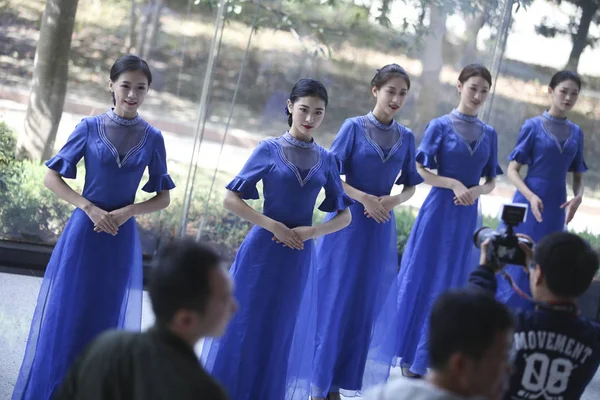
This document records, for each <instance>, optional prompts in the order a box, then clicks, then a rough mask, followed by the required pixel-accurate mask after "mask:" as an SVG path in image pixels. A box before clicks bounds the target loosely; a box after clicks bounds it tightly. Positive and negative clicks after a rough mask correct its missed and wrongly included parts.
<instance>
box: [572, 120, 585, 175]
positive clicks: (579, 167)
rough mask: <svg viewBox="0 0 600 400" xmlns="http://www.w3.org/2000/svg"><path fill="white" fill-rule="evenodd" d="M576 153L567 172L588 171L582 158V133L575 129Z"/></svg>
mask: <svg viewBox="0 0 600 400" xmlns="http://www.w3.org/2000/svg"><path fill="white" fill-rule="evenodd" d="M576 132H577V135H576V137H577V153H576V154H575V158H574V159H573V162H571V166H570V167H569V172H585V171H587V170H588V167H587V165H586V164H585V160H584V158H583V131H582V130H581V129H580V128H579V127H577V131H576Z"/></svg>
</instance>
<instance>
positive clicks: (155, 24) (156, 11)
mask: <svg viewBox="0 0 600 400" xmlns="http://www.w3.org/2000/svg"><path fill="white" fill-rule="evenodd" d="M162 9H163V0H156V1H155V2H154V5H153V6H152V12H151V14H150V26H149V32H148V33H147V35H148V37H147V38H146V43H145V44H144V49H143V52H142V54H143V55H142V56H141V57H142V58H143V59H145V60H148V59H149V58H150V52H151V51H152V50H153V49H154V48H155V47H156V39H157V37H158V32H159V31H160V14H161V13H162ZM140 50H142V49H140Z"/></svg>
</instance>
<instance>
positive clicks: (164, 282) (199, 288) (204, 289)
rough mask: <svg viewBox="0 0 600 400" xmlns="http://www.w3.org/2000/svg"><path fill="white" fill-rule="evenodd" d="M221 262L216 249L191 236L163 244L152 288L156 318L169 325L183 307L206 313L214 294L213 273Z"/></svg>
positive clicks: (150, 290) (155, 267) (150, 286)
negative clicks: (211, 285)
mask: <svg viewBox="0 0 600 400" xmlns="http://www.w3.org/2000/svg"><path fill="white" fill-rule="evenodd" d="M220 262H221V259H220V257H219V255H218V254H217V253H216V252H215V251H214V250H213V249H211V248H210V247H208V246H206V245H204V244H201V243H198V242H195V241H194V240H192V239H190V238H183V239H172V240H171V241H170V242H169V243H168V244H166V245H165V246H164V247H162V248H161V250H160V251H159V253H158V255H157V258H156V265H155V266H154V267H153V268H152V271H151V277H150V282H149V288H148V291H149V294H150V299H151V301H152V309H153V310H154V314H155V316H156V321H157V322H158V323H159V324H168V323H170V322H171V320H172V319H173V316H174V315H175V313H176V312H177V311H178V310H181V309H188V310H195V311H198V312H204V310H205V309H206V306H207V304H208V301H209V299H210V296H211V294H212V292H211V288H210V274H211V273H212V272H213V271H214V270H216V269H217V268H220Z"/></svg>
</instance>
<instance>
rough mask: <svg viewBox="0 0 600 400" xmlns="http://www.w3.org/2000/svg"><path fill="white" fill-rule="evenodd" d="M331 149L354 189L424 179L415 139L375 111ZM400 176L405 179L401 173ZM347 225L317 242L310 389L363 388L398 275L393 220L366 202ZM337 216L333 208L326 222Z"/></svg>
mask: <svg viewBox="0 0 600 400" xmlns="http://www.w3.org/2000/svg"><path fill="white" fill-rule="evenodd" d="M330 151H331V152H332V153H333V154H335V155H336V157H337V158H338V159H339V160H340V161H341V165H342V170H341V173H342V174H343V175H345V176H346V182H347V183H348V184H349V185H351V186H353V187H354V188H356V189H358V190H360V191H363V192H365V193H368V194H372V195H374V196H378V197H379V196H385V195H389V194H390V192H391V190H392V187H393V185H394V183H395V184H397V185H405V186H416V185H418V184H419V183H421V182H423V178H421V176H420V175H419V174H418V173H417V168H416V163H415V138H414V135H413V133H412V132H411V131H410V130H409V129H407V128H405V127H404V126H402V125H400V124H398V123H397V122H395V121H393V122H392V123H391V124H390V125H384V124H382V123H380V122H379V121H378V120H377V119H376V118H375V117H374V115H373V114H372V113H369V114H368V115H366V116H361V117H355V118H351V119H348V120H346V121H345V122H344V124H343V125H342V127H341V128H340V131H339V133H338V134H337V136H336V138H335V140H334V141H333V144H332V146H331V149H330ZM398 175H400V177H398ZM350 210H351V212H352V223H351V224H350V226H349V227H347V228H345V229H342V230H340V231H338V232H335V233H332V234H330V235H327V236H325V237H323V238H320V239H319V240H317V260H318V323H317V340H316V343H315V371H314V373H313V388H312V395H313V396H315V397H321V398H325V397H326V396H327V393H328V392H330V391H331V392H340V393H342V394H344V395H345V396H347V397H348V396H353V395H356V394H358V393H359V391H360V389H361V387H362V378H363V372H364V367H365V362H366V358H367V351H368V349H369V342H370V339H371V331H372V329H373V323H374V319H375V316H376V314H377V313H378V312H379V311H380V307H381V306H382V303H383V301H384V300H385V298H386V295H387V293H388V289H389V287H390V286H391V284H392V282H393V281H394V279H395V278H396V275H397V274H398V246H397V242H396V241H397V238H396V220H395V218H394V212H393V210H392V211H390V215H391V217H392V218H391V219H390V220H389V221H387V222H385V223H377V222H376V221H375V220H373V219H371V218H367V217H366V216H365V215H364V206H363V205H362V204H360V203H356V204H354V205H352V206H351V207H350ZM333 216H335V214H333V213H332V214H328V215H327V216H326V218H325V220H329V219H331V218H332V217H333Z"/></svg>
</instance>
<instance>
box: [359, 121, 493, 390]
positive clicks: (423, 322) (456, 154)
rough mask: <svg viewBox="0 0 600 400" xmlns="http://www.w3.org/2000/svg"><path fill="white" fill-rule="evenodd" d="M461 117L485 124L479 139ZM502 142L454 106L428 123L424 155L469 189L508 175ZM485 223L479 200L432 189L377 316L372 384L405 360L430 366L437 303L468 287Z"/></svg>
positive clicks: (425, 161) (368, 380) (422, 159)
mask: <svg viewBox="0 0 600 400" xmlns="http://www.w3.org/2000/svg"><path fill="white" fill-rule="evenodd" d="M451 117H452V118H451ZM453 118H459V119H460V120H463V119H464V120H466V123H471V124H474V125H475V126H477V127H478V129H479V131H478V132H479V133H478V137H476V140H474V141H472V142H470V141H469V140H467V139H466V138H465V137H463V136H462V135H461V134H460V133H459V132H458V131H457V130H456V129H455V124H454V123H453ZM497 143H498V138H497V134H496V131H495V130H494V129H493V128H492V127H491V126H489V125H487V124H484V123H483V122H481V121H479V120H478V119H475V117H469V116H465V115H463V114H460V113H458V112H457V111H456V110H454V111H453V112H452V114H451V115H445V116H442V117H440V118H436V119H434V120H433V121H431V122H430V123H429V124H428V126H427V128H426V129H425V134H424V137H423V139H422V141H421V144H420V146H419V148H418V150H417V154H416V160H417V162H418V163H420V164H422V165H423V166H425V167H426V168H429V169H436V170H437V174H438V175H439V176H443V177H448V178H453V179H456V180H458V181H460V182H462V183H463V185H465V186H466V187H467V188H469V187H474V186H476V185H478V184H479V182H480V178H481V177H496V176H497V175H498V174H501V173H502V170H501V169H500V167H499V166H498V156H497V151H498V144H497ZM477 203H478V202H477ZM477 223H478V204H474V205H470V206H457V205H455V204H454V193H453V191H452V190H450V189H444V188H440V187H432V188H431V191H430V192H429V194H428V196H427V198H426V199H425V202H424V203H423V205H422V207H421V209H420V210H419V215H418V216H417V219H416V221H415V223H414V225H413V228H412V231H411V234H410V236H409V239H408V242H407V244H406V248H405V250H404V254H403V255H402V262H401V266H400V272H399V274H398V277H397V279H396V281H395V282H394V285H393V286H392V288H391V289H390V293H389V295H388V299H387V300H386V304H385V305H384V306H383V308H382V312H381V313H380V314H379V315H378V317H377V321H376V324H375V328H374V333H373V338H372V341H371V347H370V350H369V355H368V363H367V369H366V372H365V377H364V384H365V386H367V385H368V386H369V387H370V386H372V385H374V384H377V383H381V382H383V381H385V380H386V379H387V378H388V376H389V372H390V366H392V365H396V364H397V363H398V360H399V359H401V361H402V365H403V366H410V370H411V371H412V372H413V373H416V374H420V375H424V374H425V373H426V372H427V367H428V352H427V338H428V335H427V330H428V325H429V314H430V311H431V308H432V306H433V303H434V302H435V300H436V299H437V298H438V296H439V295H440V294H442V293H443V292H445V291H446V290H448V289H451V288H456V287H462V286H464V285H465V284H466V282H467V278H468V276H469V273H470V271H471V270H472V269H473V268H475V267H476V265H477V263H476V261H474V260H475V258H476V255H477V252H476V248H475V246H474V245H473V233H474V231H475V229H476V227H477ZM390 303H391V304H390ZM390 310H393V312H395V315H392V313H391V311H390Z"/></svg>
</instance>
